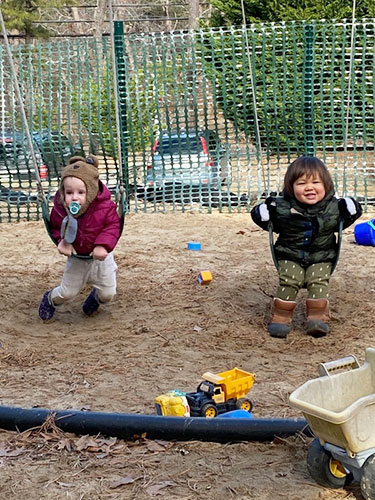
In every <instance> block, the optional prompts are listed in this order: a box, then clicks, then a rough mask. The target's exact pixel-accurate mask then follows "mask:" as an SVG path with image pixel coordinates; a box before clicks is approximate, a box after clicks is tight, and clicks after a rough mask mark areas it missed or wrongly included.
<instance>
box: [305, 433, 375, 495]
mask: <svg viewBox="0 0 375 500" xmlns="http://www.w3.org/2000/svg"><path fill="white" fill-rule="evenodd" d="M307 469H308V471H309V473H310V476H311V477H312V478H313V479H314V481H316V482H317V483H318V484H320V485H321V486H326V487H328V488H343V487H344V486H347V485H348V484H350V483H351V482H352V480H353V476H352V474H351V473H347V472H346V470H345V468H344V467H343V465H342V463H341V462H340V461H339V460H336V459H335V458H333V457H332V455H331V454H330V453H329V452H328V451H327V450H325V449H324V447H323V446H322V445H321V444H320V442H319V439H317V438H315V439H314V441H313V442H312V443H311V445H310V447H309V450H308V452H307ZM374 499H375V497H374Z"/></svg>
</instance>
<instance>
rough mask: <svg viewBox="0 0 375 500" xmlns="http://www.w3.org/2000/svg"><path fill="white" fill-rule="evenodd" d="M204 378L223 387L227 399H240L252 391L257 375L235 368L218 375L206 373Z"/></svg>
mask: <svg viewBox="0 0 375 500" xmlns="http://www.w3.org/2000/svg"><path fill="white" fill-rule="evenodd" d="M202 378H203V379H204V380H208V382H212V383H213V384H217V385H221V386H222V387H223V388H224V390H225V394H226V398H227V399H232V398H236V399H238V398H241V397H243V396H245V395H246V394H247V393H248V392H249V391H250V389H251V388H252V386H253V384H254V381H255V374H254V373H250V372H246V371H245V370H241V369H239V368H233V369H232V370H227V371H225V372H220V373H217V374H214V373H211V372H206V373H204V374H203V375H202Z"/></svg>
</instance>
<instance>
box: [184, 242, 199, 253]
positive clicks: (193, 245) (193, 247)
mask: <svg viewBox="0 0 375 500" xmlns="http://www.w3.org/2000/svg"><path fill="white" fill-rule="evenodd" d="M187 248H188V250H196V251H197V250H201V248H202V245H201V244H200V242H199V241H188V244H187Z"/></svg>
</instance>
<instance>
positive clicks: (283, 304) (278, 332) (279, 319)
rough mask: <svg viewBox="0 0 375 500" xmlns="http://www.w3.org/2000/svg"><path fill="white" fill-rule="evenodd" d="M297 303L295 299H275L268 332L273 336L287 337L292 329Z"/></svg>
mask: <svg viewBox="0 0 375 500" xmlns="http://www.w3.org/2000/svg"><path fill="white" fill-rule="evenodd" d="M296 305H297V303H296V302H295V301H293V300H282V299H276V298H275V299H273V312H272V318H271V322H270V324H269V325H268V332H269V334H270V335H271V337H277V338H279V339H285V338H286V337H287V335H288V333H289V332H290V330H291V329H292V317H293V311H294V309H295V307H296Z"/></svg>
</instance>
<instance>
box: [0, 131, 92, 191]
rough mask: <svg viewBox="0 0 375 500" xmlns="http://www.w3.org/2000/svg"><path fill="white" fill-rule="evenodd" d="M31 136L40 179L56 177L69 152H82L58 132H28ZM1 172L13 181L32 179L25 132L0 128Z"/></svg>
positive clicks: (67, 158) (81, 153)
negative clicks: (1, 129)
mask: <svg viewBox="0 0 375 500" xmlns="http://www.w3.org/2000/svg"><path fill="white" fill-rule="evenodd" d="M31 137H32V139H33V141H34V143H33V149H34V153H35V158H36V162H37V167H38V170H39V175H40V178H41V179H42V180H46V179H51V178H56V177H58V175H59V173H60V170H61V168H62V167H63V166H64V165H66V163H67V162H68V160H69V158H70V157H71V156H73V155H75V154H78V155H84V151H83V150H82V148H81V147H80V146H79V145H72V143H71V142H70V141H69V139H68V138H67V137H66V136H65V135H64V134H62V133H60V132H56V131H51V132H50V131H46V130H43V131H40V132H31ZM0 176H5V177H8V178H10V179H11V180H12V181H13V182H16V181H25V180H28V181H31V180H34V179H35V168H34V164H33V161H32V153H31V150H30V146H29V143H28V141H27V136H26V134H25V133H24V132H20V131H17V130H16V131H15V130H9V129H7V130H3V131H2V132H1V131H0Z"/></svg>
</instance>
